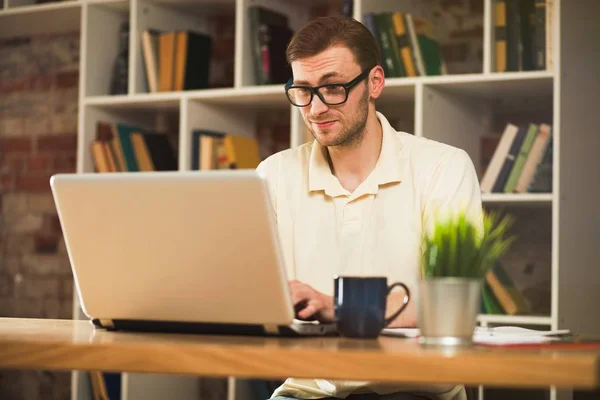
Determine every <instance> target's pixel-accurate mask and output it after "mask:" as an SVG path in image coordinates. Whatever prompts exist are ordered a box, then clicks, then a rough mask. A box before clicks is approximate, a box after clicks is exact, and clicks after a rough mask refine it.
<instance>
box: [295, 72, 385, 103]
mask: <svg viewBox="0 0 600 400" xmlns="http://www.w3.org/2000/svg"><path fill="white" fill-rule="evenodd" d="M373 68H374V66H373V67H370V68H367V69H365V70H364V71H363V72H361V73H360V75H358V76H357V77H356V78H354V79H352V80H351V81H350V82H348V83H327V84H325V85H319V86H305V85H293V78H290V80H289V81H288V82H287V83H286V84H285V94H286V96H287V98H288V100H289V101H290V103H292V105H294V106H296V107H306V106H308V105H309V104H310V103H312V100H313V97H314V95H315V94H316V95H317V96H319V99H321V101H322V102H323V103H324V104H326V105H328V106H338V105H340V104H343V103H345V102H346V100H348V93H350V90H351V89H352V88H353V87H354V86H356V85H357V84H359V83H360V82H361V81H362V80H364V79H365V78H366V77H367V76H369V72H371V70H372V69H373Z"/></svg>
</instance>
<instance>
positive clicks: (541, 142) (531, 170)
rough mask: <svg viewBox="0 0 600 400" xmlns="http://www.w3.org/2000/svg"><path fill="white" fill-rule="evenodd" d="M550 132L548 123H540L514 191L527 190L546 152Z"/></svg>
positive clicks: (523, 191) (522, 191) (521, 191)
mask: <svg viewBox="0 0 600 400" xmlns="http://www.w3.org/2000/svg"><path fill="white" fill-rule="evenodd" d="M550 134H551V127H550V125H548V124H540V129H539V132H538V134H537V136H536V138H535V142H534V143H533V145H532V147H531V150H530V151H529V155H528V156H527V160H526V161H525V165H524V166H523V171H522V172H521V176H519V180H518V182H517V185H516V187H515V191H517V192H519V193H525V192H527V191H528V189H529V185H530V184H531V182H532V181H533V176H534V175H535V171H536V170H537V169H538V167H539V165H540V163H541V161H542V158H543V156H544V153H545V152H546V148H547V146H548V143H549V141H550Z"/></svg>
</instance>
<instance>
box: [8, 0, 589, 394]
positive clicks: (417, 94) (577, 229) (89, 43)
mask: <svg viewBox="0 0 600 400" xmlns="http://www.w3.org/2000/svg"><path fill="white" fill-rule="evenodd" d="M481 1H482V3H483V10H484V11H483V17H482V19H483V20H482V26H483V43H484V45H483V63H482V65H481V69H480V70H479V71H474V72H475V73H471V74H461V75H446V76H435V77H416V78H390V79H387V81H386V88H385V90H384V92H383V96H382V98H381V99H380V100H379V101H378V109H379V110H380V111H382V112H383V113H384V114H385V115H386V116H387V117H388V118H396V117H402V120H403V121H410V125H411V126H408V127H407V128H405V130H408V131H411V132H412V133H414V134H415V135H417V136H423V137H427V138H431V139H434V140H438V141H441V142H446V143H449V144H452V145H455V146H458V147H461V148H463V149H465V150H466V151H467V152H468V153H469V155H470V156H471V158H472V159H473V160H474V161H475V165H476V166H478V160H479V151H480V150H479V137H480V135H483V134H487V133H489V132H490V130H492V129H493V127H494V126H495V125H498V124H499V123H502V122H506V120H507V116H508V117H510V118H512V117H514V118H516V119H518V118H523V119H524V120H526V121H530V120H531V119H533V118H532V117H531V115H535V116H536V118H537V117H539V118H544V119H545V120H546V121H548V122H550V123H551V124H552V126H553V135H554V141H553V146H554V147H553V152H554V165H553V172H554V178H553V179H554V181H553V188H554V192H553V193H548V194H539V193H528V194H484V195H483V202H484V204H485V206H486V207H498V206H500V207H509V208H510V207H513V208H514V207H518V208H520V209H522V208H528V207H531V208H539V207H542V208H546V209H548V208H549V209H551V213H550V215H551V219H552V221H551V230H552V232H551V246H550V248H551V250H550V251H551V255H550V257H549V258H550V259H551V266H550V269H551V271H550V275H551V284H550V285H551V288H550V289H551V307H550V310H551V312H550V314H549V315H546V316H490V315H481V316H480V317H479V322H480V323H481V324H483V325H498V324H514V325H534V326H540V327H544V328H551V329H559V328H569V329H571V330H573V331H576V332H582V333H596V334H598V333H600V318H599V317H598V313H597V311H596V305H597V304H600V272H598V271H599V270H598V268H594V266H595V260H596V257H595V256H596V251H595V250H596V249H597V248H599V245H600V211H599V210H600V208H599V207H598V206H597V204H596V203H597V199H598V198H599V197H600V185H598V184H597V183H594V182H598V177H597V174H598V171H600V157H598V150H597V149H599V148H600V134H598V130H599V128H598V127H599V126H600V113H599V112H598V111H597V110H595V109H594V106H593V104H595V101H596V99H597V97H598V95H599V94H600V81H599V79H598V75H597V71H598V70H600V56H599V54H598V53H599V52H598V46H597V38H598V37H600V25H599V24H598V23H597V21H595V20H594V19H593V18H594V16H596V17H597V16H598V15H599V14H600V3H599V2H568V4H566V3H567V2H566V1H562V0H552V1H553V3H554V21H552V24H551V32H552V36H553V39H554V46H553V49H552V50H553V59H554V67H553V69H552V70H551V71H534V72H510V73H496V72H494V69H493V66H494V60H493V54H494V51H493V43H494V41H493V40H494V38H493V32H494V26H493V7H494V4H493V1H494V0H481ZM435 2H436V0H430V1H414V0H354V17H355V18H356V19H358V20H362V15H363V14H364V13H365V12H370V11H372V12H382V11H397V10H402V9H410V10H412V11H413V12H416V13H421V14H426V13H427V12H428V7H430V6H431V4H432V3H435ZM251 4H262V5H264V6H266V7H269V8H272V9H274V10H278V11H281V12H283V13H285V14H287V15H288V16H289V19H290V23H291V26H292V28H294V29H298V28H300V27H301V26H302V25H303V24H304V23H306V22H307V21H308V19H309V17H310V16H309V7H310V6H311V5H338V6H340V9H341V1H340V0H311V1H306V2H298V1H293V0H77V1H64V2H59V3H48V4H41V5H34V4H33V0H5V1H4V9H0V38H5V37H9V36H19V35H30V34H37V33H43V32H62V31H68V30H75V29H80V32H81V53H80V54H81V55H80V57H81V60H80V90H79V121H78V128H79V129H78V153H77V171H78V172H79V173H81V172H91V171H92V170H93V168H92V161H91V154H90V152H89V147H90V143H91V141H92V140H93V139H94V137H95V134H96V132H95V126H96V122H97V121H100V120H102V121H108V122H117V121H119V122H129V123H134V124H138V125H141V126H143V127H146V128H152V129H159V128H161V129H162V128H164V127H168V126H170V125H169V124H170V123H171V122H172V121H176V122H178V124H177V125H178V129H177V131H176V132H174V134H176V135H177V143H178V154H179V169H180V170H182V171H184V170H189V169H190V156H191V149H190V147H191V130H192V129H199V128H206V129H215V130H226V131H229V132H237V133H238V134H243V135H255V134H256V122H257V118H258V117H259V113H260V112H263V113H264V112H265V110H266V111H268V112H271V113H277V114H279V115H283V116H289V120H290V126H291V129H290V143H291V145H292V146H297V145H299V144H301V143H303V142H304V141H305V140H306V132H305V128H304V125H303V122H302V118H301V117H300V114H299V112H298V110H297V109H295V108H293V107H292V106H291V105H290V104H289V103H288V102H287V100H286V98H285V95H284V93H283V87H282V85H269V86H256V85H255V82H254V74H253V72H252V68H253V64H252V62H251V44H250V39H249V35H248V34H247V30H248V26H247V23H248V19H247V8H248V6H249V5H251ZM219 14H225V15H229V16H231V17H233V20H234V21H235V46H234V54H233V57H234V60H235V70H234V76H233V82H234V85H233V87H231V88H220V89H206V90H197V91H185V92H168V93H147V92H146V91H147V89H146V83H145V72H144V66H143V58H142V55H141V45H140V32H141V30H142V29H144V28H147V27H152V28H157V29H165V30H166V29H186V28H189V29H197V30H200V31H203V32H209V33H210V32H211V29H212V25H211V21H212V18H213V16H215V15H219ZM123 22H128V23H129V26H130V39H129V45H130V53H129V81H128V93H127V94H126V95H119V96H111V95H109V82H110V78H111V72H112V64H113V62H114V59H115V57H116V55H117V51H118V35H119V29H120V27H121V24H122V23H123ZM479 172H480V171H479ZM74 300H75V301H74V317H75V318H80V317H81V313H80V309H79V306H78V304H77V298H75V299H74ZM73 378H74V379H73V399H78V400H79V399H89V398H91V397H90V393H89V389H88V384H87V383H86V381H85V380H84V378H83V374H79V373H78V372H74V373H73ZM234 383H235V382H234V381H233V380H231V381H230V389H231V390H230V392H231V393H233V392H236V389H235V384H234ZM197 390H198V387H197V380H195V379H194V378H189V377H173V376H162V375H148V374H123V393H122V395H123V396H122V398H123V399H137V398H144V399H152V398H159V397H161V398H164V397H169V398H172V399H175V398H182V399H183V398H197V393H196V392H197ZM237 391H239V390H237ZM166 393H168V396H164V395H165V394H166ZM231 393H230V398H233V395H231ZM480 394H483V390H480ZM568 396H569V395H568V394H567V393H561V392H557V391H554V390H553V391H552V392H551V397H552V398H553V399H556V398H561V399H562V398H568ZM480 398H481V397H480Z"/></svg>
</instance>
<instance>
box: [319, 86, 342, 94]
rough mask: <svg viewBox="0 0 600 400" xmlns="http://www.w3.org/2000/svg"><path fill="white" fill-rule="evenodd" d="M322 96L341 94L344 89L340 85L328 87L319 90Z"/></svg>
mask: <svg viewBox="0 0 600 400" xmlns="http://www.w3.org/2000/svg"><path fill="white" fill-rule="evenodd" d="M321 90H322V91H323V93H324V94H342V93H344V87H343V86H341V85H329V86H325V87H323V88H321Z"/></svg>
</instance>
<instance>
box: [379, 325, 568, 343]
mask: <svg viewBox="0 0 600 400" xmlns="http://www.w3.org/2000/svg"><path fill="white" fill-rule="evenodd" d="M382 334H383V335H386V336H397V337H404V338H416V337H418V336H419V329H417V328H387V329H384V330H383V332H382ZM568 334H569V330H567V329H563V330H554V331H538V330H535V329H526V328H521V327H517V326H499V327H494V328H484V327H477V328H475V332H474V333H473V342H475V343H478V344H492V345H504V344H527V343H544V342H550V341H553V340H558V339H559V338H560V337H561V336H564V335H568Z"/></svg>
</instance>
